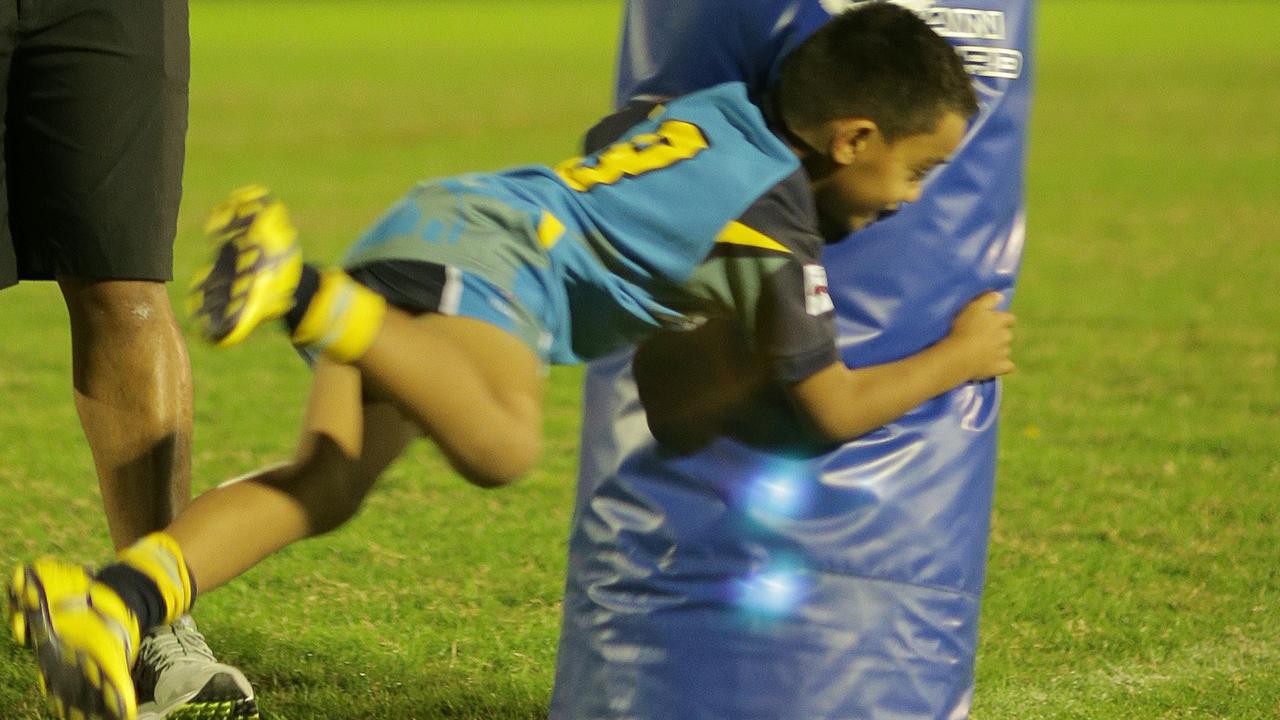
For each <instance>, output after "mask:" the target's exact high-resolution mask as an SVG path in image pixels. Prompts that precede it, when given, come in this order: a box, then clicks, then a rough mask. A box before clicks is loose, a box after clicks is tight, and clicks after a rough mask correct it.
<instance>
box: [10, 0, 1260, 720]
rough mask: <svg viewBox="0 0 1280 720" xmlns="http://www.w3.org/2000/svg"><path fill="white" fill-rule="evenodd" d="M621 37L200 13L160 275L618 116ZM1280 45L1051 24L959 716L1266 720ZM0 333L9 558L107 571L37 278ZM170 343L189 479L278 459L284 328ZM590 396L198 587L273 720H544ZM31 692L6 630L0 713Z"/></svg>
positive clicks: (475, 11)
mask: <svg viewBox="0 0 1280 720" xmlns="http://www.w3.org/2000/svg"><path fill="white" fill-rule="evenodd" d="M619 19H620V3H619V2H616V1H608V2H604V1H599V0H596V1H588V0H577V1H574V0H546V1H539V2H516V1H515V0H492V1H486V2H475V1H474V0H441V1H439V2H430V3H426V2H407V1H406V2H372V1H370V2H360V3H339V2H333V1H324V2H318V1H317V2H301V1H299V2H286V3H266V2H249V1H247V0H218V1H213V0H204V1H200V0H196V1H195V2H194V6H193V8H192V34H193V44H194V47H193V67H194V76H193V80H192V89H191V101H192V114H191V132H190V140H189V152H188V162H187V173H186V195H185V204H184V210H183V213H182V216H181V220H180V228H179V240H178V258H179V259H178V267H177V273H178V276H179V277H180V278H184V279H185V278H186V277H188V276H189V275H190V273H191V271H192V270H193V269H194V267H195V265H196V263H197V262H198V261H199V260H200V259H201V257H202V254H203V249H202V246H201V239H200V237H199V225H200V222H201V221H202V219H203V215H204V213H205V211H206V209H207V208H209V207H210V206H211V205H212V204H213V203H214V202H215V201H216V200H218V199H220V197H221V196H222V195H223V194H225V192H226V191H227V190H228V189H230V188H231V187H234V186H235V185H237V184H240V183H244V182H247V181H261V182H265V183H268V184H270V185H272V186H273V187H274V188H276V189H277V191H278V192H279V193H280V195H281V196H283V197H284V198H285V199H286V200H287V201H288V202H289V203H290V205H291V207H292V210H293V212H294V215H295V218H296V219H297V221H298V223H299V225H300V226H301V228H302V230H303V231H304V233H305V238H306V240H305V241H306V243H307V246H308V250H309V252H310V253H311V255H312V256H313V257H320V258H336V256H337V254H338V252H339V251H340V250H341V248H342V247H343V246H344V245H345V244H346V243H347V242H348V241H349V239H350V238H352V237H353V235H354V234H355V233H356V232H358V231H359V230H360V229H361V228H362V227H363V226H365V225H366V224H367V223H368V222H369V221H370V220H371V219H372V218H373V217H375V216H376V214H377V213H378V212H379V211H380V210H381V209H382V208H383V207H385V205H386V204H387V203H388V202H390V201H391V200H392V199H394V198H396V197H398V196H399V195H400V194H401V193H402V192H403V191H404V190H405V189H406V188H407V187H408V186H409V185H410V184H411V183H412V182H414V181H415V180H416V179H418V178H420V177H425V176H429V175H439V174H445V173H450V172H454V171H460V170H468V169H490V168H497V167H502V166H506V165H511V164H517V163H522V162H528V161H554V160H557V159H560V158H562V157H564V156H566V155H568V154H571V153H572V151H573V148H574V147H575V143H576V141H577V138H578V136H579V134H580V132H581V130H583V129H584V128H585V127H587V126H588V125H589V124H590V122H591V121H592V120H593V119H594V118H595V117H596V116H597V115H599V114H600V113H602V112H603V111H605V110H606V109H607V106H608V99H609V97H610V81H611V76H612V69H613V60H612V57H613V53H614V50H615V43H616V38H617V34H618V32H617V27H618V24H619ZM1276 27H1280V4H1277V3H1274V2H1271V1H1270V0H1258V1H1257V2H1218V3H1208V2H1190V1H1174V0H1165V1H1164V2H1156V1H1154V0H1152V1H1137V0H1133V1H1124V0H1052V1H1051V0H1045V2H1043V3H1042V4H1041V7H1040V18H1039V33H1038V36H1039V40H1038V42H1039V46H1038V59H1037V63H1038V77H1037V97H1036V105H1035V111H1034V118H1033V123H1032V154H1031V162H1030V173H1029V184H1030V187H1029V204H1030V218H1031V220H1030V222H1031V227H1030V232H1029V242H1028V246H1027V254H1026V259H1025V266H1024V271H1023V274H1022V279H1021V283H1020V288H1019V292H1018V296H1017V298H1016V302H1015V310H1016V311H1017V312H1018V313H1019V314H1020V318H1021V325H1020V331H1019V339H1018V348H1017V354H1018V358H1019V360H1020V365H1021V368H1020V372H1019V373H1018V374H1017V375H1016V376H1014V377H1012V378H1011V379H1010V380H1009V381H1008V383H1007V385H1006V395H1005V414H1004V424H1003V435H1002V439H1001V447H1002V454H1001V465H1000V477H999V489H998V493H997V498H996V506H997V507H996V518H995V524H994V532H993V539H992V546H991V562H990V572H989V576H988V577H989V583H988V590H987V594H986V602H985V605H984V614H983V620H982V644H981V651H980V657H979V663H978V686H977V700H976V707H975V713H974V715H975V718H977V719H978V720H1037V719H1041V718H1043V719H1049V718H1053V719H1061V720H1067V719H1073V720H1074V719H1078V718H1087V719H1094V718H1096V719H1100V720H1101V719H1117V720H1119V719H1128V718H1144V719H1145V718H1166V719H1172V718H1188V719H1192V718H1195V719H1200V718H1232V719H1268V718H1269V719H1272V720H1274V719H1275V718H1280V669H1278V666H1280V605H1278V604H1277V599H1278V596H1280V574H1278V571H1277V568H1278V567H1280V563H1278V562H1277V560H1278V555H1280V507H1278V498H1280V453H1277V449H1278V448H1280V442H1278V441H1277V437H1280V386H1278V382H1277V375H1278V373H1280V369H1278V367H1277V359H1278V357H1280V301H1278V300H1277V291H1276V285H1277V282H1280V250H1278V249H1277V240H1280V203H1278V201H1280V192H1278V191H1277V188H1280V122H1278V121H1277V119H1278V118H1280V83H1278V82H1277V77H1280V54H1277V52H1276V50H1275V44H1274V34H1275V33H1274V32H1273V31H1272V30H1271V29H1273V28H1276ZM175 297H176V296H175ZM0 337H2V338H4V341H3V342H0V398H2V399H3V401H4V406H5V407H6V408H8V411H7V412H4V413H2V414H0V526H2V527H4V528H5V530H4V532H3V533H2V534H0V565H3V566H4V567H6V568H7V567H9V566H11V564H12V563H13V562H15V561H17V560H19V559H23V558H28V557H31V556H33V555H35V554H38V553H44V552H55V553H57V554H60V555H65V556H69V557H72V558H76V559H81V560H84V561H97V560H101V559H103V558H105V557H107V555H108V553H109V546H108V542H107V539H106V528H105V524H104V522H103V520H102V517H101V513H100V511H99V509H98V508H99V499H98V496H97V492H96V489H95V487H94V479H93V477H94V476H93V470H92V465H91V462H90V458H89V453H88V449H87V447H86V445H85V443H84V440H83V437H82V436H81V434H80V430H79V427H78V423H77V421H76V417H75V411H74V409H73V407H72V403H71V394H70V388H69V380H68V377H69V352H68V340H67V331H66V319H65V311H64V309H63V307H62V305H61V301H60V299H59V298H58V296H57V293H56V290H55V289H54V288H53V287H51V286H48V285H32V284H28V285H23V286H20V287H19V288H16V289H13V290H9V291H6V292H5V293H4V294H3V295H2V296H0ZM192 360H193V364H194V368H195V378H196V406H197V407H196V422H197V428H196V437H195V456H194V466H195V473H196V485H197V490H202V489H205V488H208V487H210V486H212V485H214V484H216V483H217V482H220V481H222V480H224V479H226V478H228V477H231V476H234V475H238V474H240V473H243V472H246V471H249V470H251V469H254V468H256V467H258V466H260V465H262V464H265V463H268V462H273V461H276V460H279V459H282V458H284V457H285V456H286V455H287V454H288V453H289V452H290V450H291V446H292V443H293V441H294V434H293V433H294V430H293V428H295V427H296V424H297V420H298V419H299V417H300V415H301V406H302V401H303V398H304V394H305V389H306V383H307V379H308V378H307V374H306V372H305V371H303V370H302V369H301V366H300V365H299V363H298V362H297V360H296V359H295V357H294V356H293V354H292V351H291V350H290V349H289V348H288V347H287V346H286V344H285V343H284V342H282V341H281V339H280V338H278V337H271V336H270V335H269V334H268V335H267V336H264V337H262V338H255V339H254V340H252V341H250V342H249V343H248V344H247V346H245V347H243V348H239V349H236V350H233V351H226V352H216V353H215V352H211V351H210V350H208V349H207V348H204V347H202V346H199V345H196V344H193V346H192ZM578 378H579V373H578V372H577V371H575V370H558V371H556V372H554V373H553V376H552V393H551V403H550V410H549V414H548V421H547V437H548V443H547V452H546V454H545V457H544V460H543V462H542V463H541V465H540V467H539V469H538V471H537V472H536V473H535V474H534V475H533V476H532V477H531V478H529V479H528V480H527V481H525V482H523V483H522V484H520V485H518V486H516V487H513V488H509V489H507V490H504V491H501V492H484V491H478V490H474V489H471V488H469V487H467V486H465V485H464V484H463V483H462V482H461V481H460V480H458V479H457V478H455V477H452V476H450V474H449V473H448V471H447V470H446V468H445V466H444V465H443V463H442V462H441V461H440V459H439V458H438V457H437V456H436V455H435V454H433V453H431V452H429V451H427V450H426V449H421V450H419V451H417V452H415V453H413V454H412V456H411V457H409V458H407V459H405V460H404V461H403V462H401V463H399V464H398V465H396V466H395V468H394V469H393V470H392V471H391V473H390V474H389V476H388V477H386V478H385V480H384V482H383V483H382V485H381V486H380V489H379V490H378V491H377V492H376V493H375V494H374V496H373V497H372V498H371V500H370V501H369V503H368V506H367V507H366V509H365V511H364V512H363V514H362V515H361V516H360V517H359V518H358V519H357V520H356V521H355V522H353V523H352V524H351V525H349V526H347V527H346V528H344V529H343V530H341V531H339V532H338V533H336V534H334V535H332V536H329V537H327V538H324V539H321V540H318V541H312V542H309V543H303V544H301V545H298V546H294V547H291V548H289V549H288V550H286V551H285V552H284V553H282V554H281V555H280V556H278V557H275V558H272V559H270V560H269V561H267V562H266V563H264V564H263V565H261V566H260V567H258V568H256V569H255V570H254V571H252V572H251V573H250V574H249V575H248V576H246V577H244V578H242V579H240V580H238V581H236V582H234V583H232V584H231V585H229V586H227V587H226V588H224V589H222V590H219V591H218V592H216V593H211V594H209V595H208V596H206V597H204V598H202V600H201V602H200V606H199V608H198V613H197V616H198V617H199V618H200V619H201V621H202V625H203V627H204V629H205V631H206V633H207V634H208V635H209V636H210V638H211V641H212V642H213V643H214V645H215V648H216V649H217V650H219V652H220V654H221V655H222V656H223V657H224V658H225V659H227V660H229V661H232V662H235V663H237V664H239V665H241V666H242V667H243V668H244V669H245V670H246V671H247V672H248V673H249V675H250V676H251V677H252V679H253V680H254V681H255V683H256V685H257V688H258V691H259V694H260V697H261V704H262V707H263V710H264V717H269V718H280V719H284V718H288V719H291V720H307V719H310V718H344V719H357V718H396V719H397V720H408V719H411V718H419V719H426V718H474V719H479V718H503V719H507V718H540V717H543V715H544V713H545V711H546V707H547V702H548V698H549V695H550V687H551V682H552V670H553V662H554V653H555V641H556V635H557V626H558V623H559V598H560V594H561V584H562V582H563V571H564V554H565V536H566V529H567V527H568V524H569V511H570V503H571V495H572V488H573V483H572V478H573V473H574V458H575V446H576V435H577V408H578V388H577V381H578ZM41 707H42V706H41V703H40V701H39V696H38V694H37V693H36V691H35V677H34V671H33V667H32V664H31V663H30V661H29V660H28V658H27V657H26V654H25V652H23V651H20V650H19V649H17V648H16V647H13V646H12V645H11V644H9V643H3V642H0V717H3V718H6V719H9V718H12V719H15V720H26V719H32V718H41V717H43V715H42V710H41ZM672 720H678V719H672Z"/></svg>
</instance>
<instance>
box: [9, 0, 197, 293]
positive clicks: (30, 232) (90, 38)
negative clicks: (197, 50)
mask: <svg viewBox="0 0 1280 720" xmlns="http://www.w3.org/2000/svg"><path fill="white" fill-rule="evenodd" d="M189 55H190V41H189V37H188V34H187V3H186V0H36V1H34V2H32V1H31V0H0V80H3V81H4V84H5V87H6V91H5V92H4V94H3V95H0V103H3V107H2V108H0V109H3V111H4V112H3V117H4V119H3V125H2V126H0V132H2V133H3V136H4V157H3V163H4V173H3V175H0V183H3V187H2V188H0V189H2V190H3V192H0V220H3V222H0V288H3V287H7V286H9V285H12V284H14V283H15V282H17V281H18V280H19V279H52V278H54V277H56V276H68V277H75V278H81V279H90V280H95V279H117V280H130V279H132V280H169V279H171V278H172V277H173V236H174V232H175V228H176V224H177V216H178V201H179V199H180V197H181V195H182V159H183V147H184V140H185V136H186V131H187V82H188V78H189V68H190V60H189Z"/></svg>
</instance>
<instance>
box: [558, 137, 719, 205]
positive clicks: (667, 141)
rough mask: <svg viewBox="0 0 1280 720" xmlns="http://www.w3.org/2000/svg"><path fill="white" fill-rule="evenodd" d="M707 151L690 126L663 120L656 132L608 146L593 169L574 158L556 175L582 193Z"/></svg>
mask: <svg viewBox="0 0 1280 720" xmlns="http://www.w3.org/2000/svg"><path fill="white" fill-rule="evenodd" d="M706 148H707V138H706V136H705V135H703V134H702V130H701V129H700V128H699V127H698V126H697V125H694V124H693V123H689V122H685V121H683V120H667V121H666V122H664V123H662V124H661V125H659V126H658V129H657V131H655V132H651V133H643V134H641V135H636V136H634V137H632V138H630V139H628V140H625V141H623V142H619V143H616V144H614V145H610V146H609V147H608V148H606V149H605V150H604V152H602V153H600V155H599V157H597V159H596V162H595V164H594V165H587V164H586V158H581V157H576V158H572V159H569V160H565V161H564V162H562V163H560V164H559V165H557V166H556V174H557V175H559V176H560V179H562V180H564V181H565V183H567V184H568V185H569V187H571V188H573V189H574V190H578V191H580V192H586V191H587V190H590V189H591V188H593V187H595V186H596V185H601V184H604V185H612V184H614V183H616V182H618V181H619V180H621V179H622V178H623V177H624V176H626V177H634V176H636V175H641V174H644V173H647V172H651V171H653V170H661V169H662V168H664V167H668V166H671V165H674V164H676V163H678V162H680V161H681V160H688V159H689V158H691V157H693V156H694V155H697V154H698V153H700V152H702V151H703V150H705V149H706Z"/></svg>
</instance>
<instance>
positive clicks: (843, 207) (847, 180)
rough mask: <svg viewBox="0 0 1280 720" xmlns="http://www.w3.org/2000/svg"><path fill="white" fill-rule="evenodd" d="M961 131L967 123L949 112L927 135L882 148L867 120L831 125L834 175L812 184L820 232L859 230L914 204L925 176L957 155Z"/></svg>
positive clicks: (881, 140)
mask: <svg viewBox="0 0 1280 720" xmlns="http://www.w3.org/2000/svg"><path fill="white" fill-rule="evenodd" d="M965 129H966V121H965V118H964V117H963V116H962V115H960V114H958V113H955V112H950V111H948V112H945V113H943V115H942V117H941V119H939V121H938V123H937V125H936V126H935V127H934V129H933V130H932V131H931V132H927V133H918V134H915V135H906V136H903V137H900V138H898V139H897V140H895V141H893V142H886V141H885V139H884V136H883V135H881V133H880V130H879V128H878V127H877V126H876V125H875V123H873V122H871V121H869V120H860V119H851V120H838V121H835V122H834V123H833V133H832V136H831V137H832V140H831V143H830V146H829V147H830V149H829V152H830V158H831V160H834V169H832V170H831V171H830V172H829V173H826V174H825V175H824V176H823V177H822V178H820V179H816V180H815V181H814V183H813V189H814V198H815V200H816V202H817V205H818V214H819V215H820V216H821V219H822V225H823V228H824V230H827V231H829V233H838V234H840V235H843V234H845V233H848V232H852V231H854V230H860V229H862V228H864V227H866V226H867V225H869V224H871V223H872V222H874V221H875V220H876V219H877V218H878V217H880V215H882V214H883V213H886V212H892V211H894V210H897V209H898V207H899V206H900V205H901V204H902V203H906V202H914V201H916V200H918V199H919V198H920V190H921V186H922V184H923V182H924V178H925V176H926V175H928V174H929V171H930V170H932V169H933V168H935V167H937V166H938V165H939V164H941V163H943V162H945V161H946V159H947V158H948V157H950V156H951V154H952V153H954V152H955V151H956V148H958V147H959V146H960V141H961V140H963V139H964V134H965ZM833 239H834V238H833Z"/></svg>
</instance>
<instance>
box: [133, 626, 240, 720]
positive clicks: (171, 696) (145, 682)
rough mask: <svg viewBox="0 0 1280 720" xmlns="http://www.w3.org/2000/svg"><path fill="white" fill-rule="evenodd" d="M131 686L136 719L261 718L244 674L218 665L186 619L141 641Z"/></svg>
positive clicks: (206, 645)
mask: <svg viewBox="0 0 1280 720" xmlns="http://www.w3.org/2000/svg"><path fill="white" fill-rule="evenodd" d="M133 682H134V685H135V686H137V689H138V720H258V704H257V702H256V701H255V700H254V697H253V687H252V686H251V685H249V681H248V680H246V679H245V677H244V673H242V672H240V671H239V670H237V669H235V668H233V667H231V666H230V665H223V664H222V663H220V662H218V661H217V659H216V658H214V657H213V652H212V651H211V650H209V646H208V644H206V643H205V641H204V636H203V635H201V634H200V631H199V630H198V629H196V623H195V621H194V620H192V619H191V618H190V617H187V616H184V617H182V618H179V619H178V621H177V622H176V623H174V624H173V625H169V626H167V627H158V628H156V629H154V630H152V631H151V633H150V634H149V635H147V636H146V637H144V638H143V639H142V643H141V644H140V645H139V649H138V662H137V664H135V665H134V667H133Z"/></svg>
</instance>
